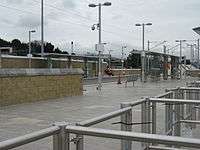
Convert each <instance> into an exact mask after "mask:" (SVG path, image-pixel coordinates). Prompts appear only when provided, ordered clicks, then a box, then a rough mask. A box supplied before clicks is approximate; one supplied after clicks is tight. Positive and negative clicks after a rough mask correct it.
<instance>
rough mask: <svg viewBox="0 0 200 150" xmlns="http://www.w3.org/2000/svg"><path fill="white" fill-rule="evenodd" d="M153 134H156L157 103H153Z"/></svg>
mask: <svg viewBox="0 0 200 150" xmlns="http://www.w3.org/2000/svg"><path fill="white" fill-rule="evenodd" d="M152 134H156V102H152Z"/></svg>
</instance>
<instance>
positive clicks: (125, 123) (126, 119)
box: [121, 103, 132, 150]
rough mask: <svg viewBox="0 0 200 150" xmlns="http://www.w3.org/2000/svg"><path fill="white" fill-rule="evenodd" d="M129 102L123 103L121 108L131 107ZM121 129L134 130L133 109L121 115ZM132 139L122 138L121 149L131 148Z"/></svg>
mask: <svg viewBox="0 0 200 150" xmlns="http://www.w3.org/2000/svg"><path fill="white" fill-rule="evenodd" d="M129 106H130V105H129V104H123V103H121V108H125V107H129ZM121 122H122V124H121V131H130V132H131V131H132V125H131V123H132V110H129V111H127V112H126V113H125V114H123V115H121ZM131 149H132V141H127V140H121V150H131Z"/></svg>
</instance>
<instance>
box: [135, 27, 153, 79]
mask: <svg viewBox="0 0 200 150" xmlns="http://www.w3.org/2000/svg"><path fill="white" fill-rule="evenodd" d="M151 25H152V23H146V24H145V23H142V24H139V23H138V24H136V25H135V26H142V53H141V63H142V71H141V74H142V78H141V80H142V82H145V48H144V29H145V26H151Z"/></svg>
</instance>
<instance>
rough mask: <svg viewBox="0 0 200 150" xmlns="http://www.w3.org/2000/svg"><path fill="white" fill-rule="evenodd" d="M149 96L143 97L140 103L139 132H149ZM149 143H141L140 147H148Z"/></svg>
mask: <svg viewBox="0 0 200 150" xmlns="http://www.w3.org/2000/svg"><path fill="white" fill-rule="evenodd" d="M150 107H151V106H150V101H149V98H145V101H144V102H143V103H142V104H141V132H142V133H150V117H151V113H150V111H151V108H150ZM148 147H149V144H146V143H142V148H144V149H148Z"/></svg>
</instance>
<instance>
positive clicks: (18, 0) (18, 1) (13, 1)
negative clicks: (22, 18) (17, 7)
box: [6, 0, 24, 4]
mask: <svg viewBox="0 0 200 150" xmlns="http://www.w3.org/2000/svg"><path fill="white" fill-rule="evenodd" d="M6 2H7V3H9V4H22V3H23V2H24V0H6Z"/></svg>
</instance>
